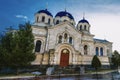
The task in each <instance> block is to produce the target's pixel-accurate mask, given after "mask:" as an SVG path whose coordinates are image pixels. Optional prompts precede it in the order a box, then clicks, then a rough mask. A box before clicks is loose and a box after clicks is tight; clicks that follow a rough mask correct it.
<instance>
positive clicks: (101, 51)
mask: <svg viewBox="0 0 120 80" xmlns="http://www.w3.org/2000/svg"><path fill="white" fill-rule="evenodd" d="M100 56H103V48H102V47H101V48H100Z"/></svg>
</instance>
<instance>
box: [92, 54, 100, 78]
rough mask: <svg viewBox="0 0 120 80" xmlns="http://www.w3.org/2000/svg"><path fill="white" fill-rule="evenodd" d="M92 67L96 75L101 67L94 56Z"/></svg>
mask: <svg viewBox="0 0 120 80" xmlns="http://www.w3.org/2000/svg"><path fill="white" fill-rule="evenodd" d="M92 67H93V68H95V70H96V75H97V70H98V69H99V68H100V67H101V62H100V60H99V58H98V57H97V56H96V55H94V57H93V59H92ZM97 79H98V76H97Z"/></svg>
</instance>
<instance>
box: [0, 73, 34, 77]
mask: <svg viewBox="0 0 120 80" xmlns="http://www.w3.org/2000/svg"><path fill="white" fill-rule="evenodd" d="M11 76H35V75H34V74H31V73H20V74H18V75H16V74H12V73H9V74H0V77H11Z"/></svg>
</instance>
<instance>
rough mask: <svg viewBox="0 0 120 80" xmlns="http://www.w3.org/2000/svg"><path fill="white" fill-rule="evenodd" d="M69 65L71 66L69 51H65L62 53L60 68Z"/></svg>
mask: <svg viewBox="0 0 120 80" xmlns="http://www.w3.org/2000/svg"><path fill="white" fill-rule="evenodd" d="M68 65H69V51H68V50H67V49H64V50H62V51H61V57H60V66H61V67H65V66H68Z"/></svg>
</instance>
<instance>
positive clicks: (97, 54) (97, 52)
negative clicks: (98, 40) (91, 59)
mask: <svg viewBox="0 0 120 80" xmlns="http://www.w3.org/2000/svg"><path fill="white" fill-rule="evenodd" d="M95 51H96V56H99V48H98V47H96V50H95Z"/></svg>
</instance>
